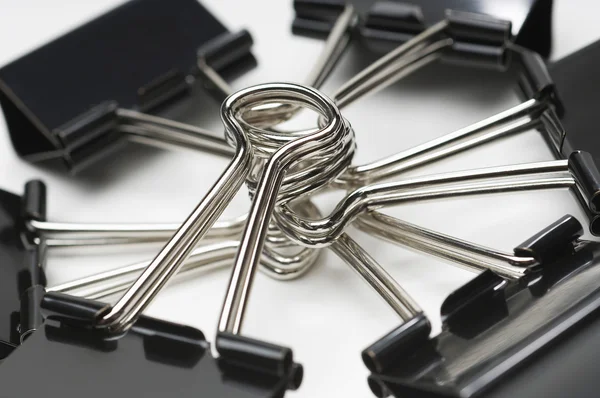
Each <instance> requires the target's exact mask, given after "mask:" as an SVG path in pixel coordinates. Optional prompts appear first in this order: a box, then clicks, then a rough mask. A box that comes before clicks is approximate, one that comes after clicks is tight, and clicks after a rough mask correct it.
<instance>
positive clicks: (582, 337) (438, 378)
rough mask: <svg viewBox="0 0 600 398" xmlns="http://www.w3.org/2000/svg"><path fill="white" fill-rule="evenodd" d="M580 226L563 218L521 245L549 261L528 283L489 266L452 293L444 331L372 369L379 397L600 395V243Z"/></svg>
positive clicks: (446, 305) (444, 315)
mask: <svg viewBox="0 0 600 398" xmlns="http://www.w3.org/2000/svg"><path fill="white" fill-rule="evenodd" d="M581 233H582V228H581V225H578V223H577V222H576V220H575V219H574V218H572V217H565V218H563V219H561V220H559V221H558V222H556V223H554V224H553V225H552V226H550V227H548V228H547V229H545V230H544V231H542V232H541V233H540V234H538V235H536V236H535V237H533V238H532V239H530V240H528V241H526V242H524V243H523V244H522V245H520V246H519V247H518V248H517V249H516V250H520V251H521V250H523V251H527V252H528V253H534V255H536V257H539V258H540V259H544V260H545V264H544V267H543V268H542V270H541V271H540V275H539V278H537V279H535V280H533V281H531V282H529V283H528V284H523V283H519V282H507V281H506V280H503V279H501V278H499V277H497V276H495V275H494V274H492V273H491V272H488V271H486V272H484V273H482V274H480V275H479V276H478V277H477V278H475V279H474V280H473V281H471V282H469V283H468V284H467V285H465V286H463V287H462V288H460V289H459V290H457V291H456V292H454V293H453V294H451V295H450V296H449V297H448V298H447V300H446V301H445V302H444V304H443V306H442V319H443V321H444V326H443V330H442V332H441V333H440V334H439V335H438V336H436V337H434V338H432V339H430V340H429V341H428V342H426V343H422V344H420V345H415V346H414V347H413V350H412V351H411V352H403V355H402V356H398V357H397V361H396V363H395V365H394V366H393V367H391V368H388V369H386V370H385V371H383V372H379V373H377V374H373V375H372V376H371V377H370V379H369V384H370V386H371V389H372V391H373V392H374V394H375V395H376V396H379V397H384V396H387V395H390V394H392V395H394V396H396V397H405V396H410V397H428V398H431V397H440V398H441V397H461V398H462V397H481V396H485V397H494V398H500V397H502V398H504V397H534V396H544V397H563V396H568V395H570V396H577V397H579V396H590V394H591V395H594V394H595V393H594V392H593V391H597V389H598V387H600V381H598V380H597V378H595V377H588V376H590V375H591V373H586V369H595V368H597V366H598V357H599V356H598V353H600V344H598V343H596V342H595V340H594V337H593V336H594V335H595V334H596V333H598V330H599V329H598V328H600V326H599V325H600V324H598V321H597V320H596V319H597V313H598V311H597V310H598V308H599V307H600V290H599V289H598V286H599V283H600V244H598V243H597V242H589V241H580V240H579V236H580V235H581ZM558 248H561V250H558ZM582 371H583V372H584V373H583V374H582V373H580V372H582ZM590 372H591V371H590ZM573 378H576V379H577V380H574V379H573Z"/></svg>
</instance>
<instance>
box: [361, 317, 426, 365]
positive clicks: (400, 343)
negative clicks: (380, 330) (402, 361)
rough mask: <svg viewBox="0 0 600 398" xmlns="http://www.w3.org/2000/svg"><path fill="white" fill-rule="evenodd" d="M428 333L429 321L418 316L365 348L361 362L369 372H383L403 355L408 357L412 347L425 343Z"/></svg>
mask: <svg viewBox="0 0 600 398" xmlns="http://www.w3.org/2000/svg"><path fill="white" fill-rule="evenodd" d="M429 333H431V324H430V323H429V320H428V319H427V317H426V316H425V315H424V314H422V313H421V314H418V315H416V316H415V317H413V318H412V319H409V320H407V321H406V322H403V323H402V324H401V325H400V326H398V327H397V328H396V329H394V330H392V331H391V332H390V333H388V334H386V335H385V336H383V337H382V338H381V339H379V340H377V341H376V342H375V343H373V344H372V345H370V346H369V347H367V348H365V349H364V350H363V352H362V359H363V362H364V363H365V366H366V367H367V368H368V369H369V370H370V371H372V372H383V371H385V370H386V369H389V368H390V367H391V366H392V365H394V364H395V363H396V362H397V361H398V359H399V358H401V357H402V356H403V355H410V354H411V352H412V350H413V349H414V347H418V346H420V345H421V344H423V343H424V342H426V341H427V339H428V338H429Z"/></svg>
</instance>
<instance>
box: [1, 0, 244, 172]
mask: <svg viewBox="0 0 600 398" xmlns="http://www.w3.org/2000/svg"><path fill="white" fill-rule="evenodd" d="M251 46H252V38H251V36H250V34H249V33H248V32H247V31H242V32H241V33H231V32H229V31H228V30H227V29H226V28H225V27H224V26H223V25H222V24H221V23H220V22H219V21H218V20H217V19H216V18H215V17H214V16H213V15H212V14H211V13H210V12H209V11H208V10H206V9H205V8H204V7H203V6H202V5H201V4H200V3H199V2H198V1H197V0H173V1H169V2H165V1H162V0H133V1H129V2H127V3H125V4H123V5H121V6H119V7H117V8H115V9H113V10H111V11H109V12H107V13H105V14H103V15H101V16H99V17H97V18H96V19H94V20H92V21H90V22H88V23H86V24H84V25H81V26H80V27H78V28H77V29H75V30H73V31H71V32H69V33H67V34H65V35H63V36H62V37H59V38H58V39H56V40H54V41H52V42H50V43H48V44H46V45H44V46H42V47H40V48H38V49H37V50H35V51H33V52H31V53H29V54H27V55H25V56H23V57H22V58H20V59H17V60H15V61H14V62H12V63H10V64H8V65H6V66H4V67H3V68H1V69H0V105H1V106H2V109H3V112H4V115H5V118H6V123H7V125H8V130H9V133H10V137H11V140H12V143H13V145H14V147H15V149H16V151H17V153H18V154H19V156H21V157H23V158H24V159H26V160H28V161H31V162H40V161H43V160H48V159H59V160H63V161H64V162H66V164H67V166H68V167H69V168H71V169H73V168H77V167H78V163H79V162H83V161H85V160H87V159H86V158H87V157H88V156H92V154H94V155H97V153H99V152H106V151H111V150H114V149H115V147H118V146H120V145H122V143H123V141H124V140H123V139H122V134H118V132H115V131H114V127H115V125H116V124H117V120H116V118H117V114H116V109H117V108H120V109H135V110H140V111H144V112H146V111H152V112H157V111H160V110H161V109H163V108H165V106H166V105H168V104H170V103H172V102H173V101H178V100H180V99H182V97H184V96H186V95H187V94H188V93H189V91H190V88H191V85H192V83H193V82H194V80H196V78H197V77H199V75H200V72H199V68H198V61H199V58H198V57H202V61H203V62H206V63H207V64H208V65H209V66H210V67H211V68H212V69H213V70H214V71H216V72H217V73H218V74H219V75H221V76H232V75H233V74H238V73H239V72H240V71H241V70H240V68H245V69H247V68H248V67H249V66H253V64H254V63H255V60H254V57H253V56H252V54H251V53H250V48H251ZM40 65H44V67H43V68H40ZM57 98H59V99H60V100H57ZM83 144H86V145H85V146H83V149H82V150H80V151H79V152H78V150H79V149H81V147H82V145H83Z"/></svg>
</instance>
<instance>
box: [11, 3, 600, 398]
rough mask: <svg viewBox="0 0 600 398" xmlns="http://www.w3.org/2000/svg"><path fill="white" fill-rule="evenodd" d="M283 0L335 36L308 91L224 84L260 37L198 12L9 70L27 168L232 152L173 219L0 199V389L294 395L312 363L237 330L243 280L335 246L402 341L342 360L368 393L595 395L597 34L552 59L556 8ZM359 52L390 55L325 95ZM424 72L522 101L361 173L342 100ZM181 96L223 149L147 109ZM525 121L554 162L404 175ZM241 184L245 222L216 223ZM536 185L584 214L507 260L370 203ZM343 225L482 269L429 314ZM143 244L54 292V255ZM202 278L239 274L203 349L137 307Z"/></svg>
mask: <svg viewBox="0 0 600 398" xmlns="http://www.w3.org/2000/svg"><path fill="white" fill-rule="evenodd" d="M492 5H493V6H492ZM294 8H295V11H296V18H295V20H294V22H293V31H294V33H297V34H308V35H311V36H316V37H323V38H325V39H326V41H325V44H324V48H323V51H322V54H321V55H320V56H319V58H318V60H317V62H316V63H315V66H314V69H313V70H312V71H310V73H309V74H308V76H307V78H306V81H305V82H304V83H303V84H292V83H277V82H275V83H267V84H260V85H256V86H252V87H249V88H245V89H243V90H240V91H238V92H232V90H231V89H230V87H229V85H228V80H229V79H233V78H235V76H236V75H239V74H241V73H244V72H246V71H247V70H248V69H249V68H251V67H254V66H255V64H256V61H255V60H254V57H253V56H252V53H251V48H252V37H251V35H250V33H248V32H247V31H241V32H230V31H228V30H227V29H226V28H225V27H224V26H223V25H222V24H221V23H220V22H219V21H218V20H217V19H216V18H215V17H214V16H212V15H211V14H210V13H209V12H208V11H207V10H206V9H205V8H204V7H203V6H202V5H201V4H200V3H198V2H197V1H196V0H173V1H170V2H165V1H161V0H133V1H129V2H127V3H125V4H123V5H122V6H119V7H118V8H116V9H114V10H112V11H110V12H108V13H106V14H104V15H102V16H100V17H98V18H96V19H95V20H93V21H91V22H88V23H86V24H84V25H82V26H81V27H79V28H77V29H75V30H73V31H71V32H70V33H67V34H66V35H64V36H62V37H60V38H58V39H56V40H54V41H52V42H50V43H48V44H46V45H44V46H42V47H41V48H39V49H37V50H35V51H33V52H31V53H29V54H27V55H25V56H23V57H22V58H20V59H18V60H16V61H14V62H12V63H10V64H8V65H6V66H4V67H3V68H1V69H0V105H1V106H2V110H3V113H4V117H5V121H6V125H7V127H8V132H9V134H10V139H11V142H12V143H13V146H14V149H15V151H16V152H17V153H18V154H19V156H20V157H22V158H23V159H24V160H26V161H28V162H32V163H36V164H37V165H38V166H39V167H56V165H57V164H60V165H62V166H61V167H63V166H64V168H66V169H68V170H69V171H71V172H78V171H80V170H83V169H85V168H92V167H98V165H99V164H101V160H102V159H103V158H104V156H106V154H108V153H111V152H114V151H121V150H127V149H126V148H124V147H126V146H127V145H128V144H130V143H137V144H144V145H153V146H159V147H164V148H172V147H175V148H177V147H184V148H188V149H192V150H196V151H199V152H201V153H200V154H199V161H202V160H201V159H202V158H201V156H202V153H205V152H211V153H214V154H218V155H222V156H223V157H225V158H226V159H229V163H228V165H227V167H226V168H225V169H224V170H223V172H222V174H221V175H220V177H219V178H218V179H217V180H216V181H215V183H214V185H213V186H212V188H211V189H210V190H209V191H208V192H207V193H206V194H205V195H204V197H203V198H202V199H201V200H200V201H199V203H198V205H197V206H196V208H194V209H193V210H192V212H191V213H190V215H189V216H188V218H187V219H186V220H185V221H184V222H183V223H181V224H159V223H156V224H102V223H98V224H89V223H88V224H76V223H64V222H59V221H55V220H53V219H52V217H51V214H47V213H48V212H47V211H46V186H45V184H44V183H43V182H42V181H39V180H35V181H29V182H27V183H26V184H25V187H24V191H23V193H22V194H19V193H12V192H7V191H0V203H1V206H2V208H1V211H0V223H1V226H2V234H1V239H0V241H1V247H0V253H1V257H0V258H1V260H2V264H1V267H0V272H1V275H2V278H0V281H1V284H2V286H1V290H0V295H1V296H2V297H1V299H0V358H1V361H2V362H1V364H0V393H1V394H0V395H2V396H10V397H18V396H24V397H30V396H31V397H33V396H38V395H42V394H47V393H48V391H51V392H52V395H53V396H54V395H55V396H61V397H81V396H86V397H104V396H106V394H107V393H108V394H110V395H112V396H115V397H125V396H143V397H164V396H168V395H170V394H171V393H173V392H176V394H177V396H180V397H200V396H202V397H205V396H206V397H263V396H264V397H281V396H284V395H285V394H286V392H287V391H289V390H295V389H298V388H300V387H301V383H302V379H303V367H302V365H301V364H299V363H297V362H296V361H295V359H294V355H293V352H292V349H291V348H289V347H285V346H279V345H275V344H272V343H270V342H266V341H261V340H257V339H254V338H249V337H247V336H245V335H244V334H243V333H242V326H243V321H244V314H245V310H246V307H247V303H248V299H249V296H250V294H251V292H252V285H253V283H252V282H253V279H254V277H255V274H256V272H257V270H261V271H262V272H264V273H265V274H266V275H267V276H269V277H271V278H274V279H277V280H291V279H295V278H299V277H301V276H303V275H304V274H305V273H306V272H307V271H309V270H310V269H311V268H312V267H313V266H314V264H316V263H317V262H318V259H319V254H320V253H321V252H322V251H323V250H324V249H326V248H328V249H330V250H332V251H333V252H334V253H335V254H336V255H337V256H339V257H340V258H341V259H342V260H343V261H344V262H345V263H347V264H348V266H350V267H351V268H352V269H354V270H355V271H357V272H356V273H357V275H358V276H359V277H360V278H362V279H363V280H364V281H365V282H367V283H368V284H369V285H370V286H371V287H372V288H373V290H374V292H375V293H377V294H378V295H380V296H381V297H382V298H383V299H384V300H385V302H386V303H387V304H388V305H389V306H390V307H391V309H392V310H393V311H395V312H396V313H397V315H398V317H399V320H398V327H397V328H395V329H394V330H392V331H389V330H381V335H382V337H381V339H379V340H378V341H375V342H372V344H371V345H369V346H368V347H346V349H348V350H355V351H356V360H357V361H363V362H364V365H365V366H366V368H367V369H368V370H369V371H370V373H371V375H370V376H369V378H368V380H365V383H367V382H368V384H369V387H370V388H371V390H372V392H373V394H374V395H375V396H378V397H386V396H395V397H448V396H450V397H481V396H485V397H533V396H545V397H562V396H566V395H567V394H569V395H570V396H577V397H579V396H581V397H583V396H586V397H588V396H595V395H597V393H596V391H597V389H598V387H600V382H599V381H598V380H597V378H596V377H594V376H593V374H592V372H593V371H592V370H593V369H595V367H596V365H597V358H598V354H600V344H598V342H597V341H596V340H597V339H595V338H594V337H595V335H596V334H597V333H598V331H599V330H600V320H598V309H599V307H600V290H599V287H598V286H600V264H599V261H596V257H595V256H596V254H597V253H600V244H599V243H597V242H595V241H591V240H585V239H583V238H582V237H583V235H584V231H585V230H588V231H589V232H590V233H591V235H594V236H600V170H599V167H600V166H599V163H598V162H599V161H600V150H599V149H597V147H596V145H598V140H597V139H596V138H595V134H596V133H595V131H594V130H595V114H594V111H595V109H594V108H595V104H596V103H595V101H594V100H593V99H594V98H595V95H596V92H597V90H598V89H600V81H598V78H597V73H596V71H597V70H598V67H600V42H597V43H594V44H592V45H590V46H588V47H586V48H584V49H582V50H580V51H578V52H576V53H574V54H572V55H570V56H568V57H566V58H564V59H560V60H558V61H556V62H548V61H547V60H546V58H547V56H548V54H549V51H550V44H551V43H550V37H551V34H550V33H551V24H550V20H551V10H552V2H551V1H549V0H510V1H509V0H505V1H503V2H496V1H492V0H480V1H458V0H455V1H447V2H440V1H435V0H412V1H358V0H357V1H348V2H346V1H341V0H340V1H338V0H296V1H294ZM249 25H251V21H249ZM350 42H356V43H357V45H365V46H366V47H367V48H368V49H370V50H371V51H374V52H379V53H381V54H382V57H381V58H379V59H378V60H377V61H376V62H374V63H373V64H371V65H370V66H368V67H367V68H366V69H364V70H363V71H362V72H360V73H358V74H357V75H356V76H354V77H353V78H352V79H351V80H349V81H348V82H347V83H346V84H344V85H343V86H342V87H341V88H339V89H338V90H337V91H336V92H335V93H333V95H331V97H329V96H326V95H324V94H322V93H321V92H320V91H319V87H320V86H321V85H322V84H323V82H324V81H325V80H326V78H327V76H328V75H329V74H330V73H331V72H332V71H333V70H334V67H335V65H336V64H337V62H338V61H339V60H340V58H341V56H342V55H343V53H344V50H345V49H346V48H347V47H348V45H349V43H350ZM433 62H442V63H445V62H446V63H454V64H460V65H463V66H464V67H470V68H491V69H494V70H496V71H497V72H498V73H505V74H510V75H511V76H513V77H514V81H515V83H516V85H515V86H516V87H517V90H518V93H519V95H520V96H521V98H522V103H520V104H518V105H516V106H514V107H512V108H510V109H507V110H505V111H503V112H501V113H499V114H497V115H493V116H490V117H488V118H487V119H485V120H482V121H480V122H478V123H475V124H473V125H471V126H468V127H465V128H462V129H460V130H457V131H455V132H451V133H448V134H445V135H441V136H440V137H439V138H436V139H435V140H433V141H430V142H425V143H422V144H420V145H418V146H417V147H414V148H411V149H408V150H405V151H402V152H400V153H397V154H394V155H392V156H389V157H387V158H384V159H378V160H376V161H373V162H372V163H368V164H360V165H359V164H356V163H355V161H354V160H353V157H354V153H355V151H356V148H357V146H360V141H361V132H360V131H356V132H355V131H354V130H353V128H352V126H351V124H350V122H351V121H349V120H347V119H346V118H345V116H344V113H343V110H344V108H345V107H346V106H347V105H348V104H350V103H353V102H356V101H359V100H360V99H361V98H363V97H365V96H366V95H369V94H372V93H374V92H376V91H377V90H380V89H382V88H384V87H386V86H389V85H391V84H393V83H394V82H396V81H398V80H399V79H401V78H403V77H405V76H407V75H409V74H411V73H413V72H417V71H418V70H419V69H421V68H422V67H424V66H425V65H428V64H430V63H433ZM41 66H43V67H41ZM99 77H100V78H99ZM194 87H197V88H200V89H204V90H207V91H208V92H209V93H210V94H211V95H212V96H213V97H214V98H215V100H216V101H219V102H222V106H221V112H220V117H221V119H222V122H223V125H224V128H225V134H224V135H223V136H220V135H218V134H213V133H211V132H208V131H205V130H204V129H202V127H201V126H194V125H190V124H186V123H183V122H180V121H175V120H170V119H165V118H163V117H161V116H159V115H160V114H161V111H162V110H163V109H166V107H167V106H168V105H170V104H173V103H176V102H181V101H188V100H190V99H189V97H190V95H191V92H192V88H194ZM51 93H52V95H50V94H51ZM54 93H60V99H59V100H57V98H55V97H54V96H53V94H54ZM303 108H308V109H310V110H312V111H314V112H316V113H317V114H318V115H319V117H318V120H316V121H315V123H314V126H312V128H310V129H308V130H305V131H288V130H283V129H282V128H281V127H280V126H279V125H280V124H281V123H283V122H286V121H289V120H291V119H292V118H294V117H295V115H296V114H297V113H298V111H299V110H301V109H303ZM216 117H217V115H215V118H216ZM532 129H535V130H537V131H539V133H540V134H541V135H542V136H543V137H544V140H545V141H546V143H547V145H548V146H549V147H550V148H551V150H552V152H553V153H554V155H555V156H554V159H549V160H547V161H544V162H537V163H528V164H508V165H504V166H499V167H490V168H482V169H471V170H459V171H450V172H446V173H443V174H436V175H421V176H417V177H410V178H407V177H403V176H402V173H403V172H405V171H406V170H414V169H417V168H419V167H421V166H423V165H425V164H430V163H433V162H436V161H438V160H439V159H443V158H447V157H450V156H454V155H456V154H460V153H463V152H464V151H467V150H469V149H471V148H474V147H476V146H479V145H484V144H486V143H489V142H492V141H495V140H498V139H500V138H502V137H505V136H508V135H512V134H518V133H521V132H524V131H528V130H532ZM498 145H501V143H498ZM244 184H245V185H246V187H247V188H248V191H249V192H250V197H251V201H252V204H251V206H250V208H249V210H248V212H247V214H244V215H242V216H240V217H238V218H235V219H232V220H222V219H220V216H221V215H222V213H223V212H224V210H225V209H226V208H227V206H228V204H229V203H230V201H231V199H232V198H233V196H234V195H235V194H236V193H237V192H238V191H239V190H240V188H241V187H242V185H244ZM547 189H567V190H569V191H570V192H572V195H573V200H574V201H575V202H576V203H577V204H578V205H580V206H581V208H582V209H583V213H584V214H586V219H585V220H578V219H576V218H575V217H573V216H571V215H569V214H565V215H564V217H562V218H560V219H559V220H556V221H555V222H553V223H551V224H549V225H548V226H547V228H545V229H543V230H542V231H539V233H537V234H536V235H534V236H532V237H531V238H530V239H528V240H526V241H525V242H514V243H515V246H514V247H515V248H514V250H513V251H512V252H505V251H501V250H497V249H494V248H488V247H484V246H482V245H479V244H477V243H475V242H468V241H465V240H462V239H458V238H456V237H453V236H449V235H445V234H442V233H439V232H436V231H434V230H430V229H426V228H423V227H420V226H418V225H414V224H410V223H408V222H406V221H403V220H401V219H398V218H394V217H391V216H389V215H386V214H384V213H382V212H380V211H379V210H380V209H382V208H384V207H388V206H396V205H401V204H404V203H408V202H415V201H435V200H440V199H444V198H448V197H462V196H470V195H493V194H497V193H501V192H502V193H505V192H515V194H518V192H520V191H527V190H547ZM326 190H342V191H344V192H345V196H344V197H343V199H342V200H340V202H339V204H338V205H337V206H336V207H335V209H334V210H333V211H332V212H331V213H329V214H325V213H323V212H322V211H321V210H320V209H319V208H318V207H317V206H316V205H315V204H314V203H313V202H312V201H311V197H313V196H314V195H316V194H318V193H320V192H323V191H326ZM350 225H352V226H354V227H357V228H359V229H360V230H362V231H365V232H367V233H369V234H371V235H372V236H375V237H377V238H380V239H383V240H386V241H390V242H393V243H394V244H397V245H400V246H403V247H408V248H411V249H413V250H416V251H418V252H422V253H423V254H427V255H432V256H436V257H439V258H442V259H445V260H447V261H448V262H449V263H452V264H455V265H457V266H460V267H463V268H467V269H469V270H471V271H472V272H473V278H472V279H471V281H470V282H468V283H467V284H465V285H464V286H462V287H459V288H457V289H456V290H455V291H454V292H453V293H452V294H450V295H449V296H448V297H447V298H446V300H445V301H444V303H443V305H442V307H441V309H440V314H439V315H437V314H425V313H424V311H423V310H422V309H421V308H420V306H419V303H418V302H417V301H416V300H414V299H413V298H412V297H411V296H410V294H409V293H408V292H407V291H406V290H404V289H403V288H402V287H401V285H400V283H399V282H398V281H396V280H394V279H393V278H392V277H391V276H390V275H389V274H388V272H387V271H386V269H385V267H383V266H381V265H380V264H378V263H377V262H376V261H375V259H374V258H373V257H372V256H371V255H370V254H369V253H368V252H367V251H366V250H365V249H363V248H362V247H361V246H360V245H359V244H358V243H357V242H356V241H355V240H354V239H353V238H352V236H351V235H350V234H349V232H348V228H347V227H349V226H350ZM146 242H160V243H161V244H162V249H160V251H158V253H154V257H153V259H152V260H150V261H147V262H141V263H138V264H133V265H128V266H125V267H121V268H117V269H114V270H112V271H108V272H103V273H100V274H95V275H90V276H88V277H85V278H83V279H79V280H74V281H71V282H68V283H63V284H61V285H51V284H49V283H48V281H47V280H46V277H45V272H44V268H45V259H46V256H47V255H48V253H50V252H51V251H52V250H53V248H56V247H64V246H69V247H82V246H90V245H111V244H117V245H123V244H126V245H134V244H138V243H146ZM216 268H219V269H222V270H223V271H222V272H230V273H231V277H230V280H229V284H228V287H227V290H226V291H225V292H224V294H223V299H222V301H219V303H217V302H214V305H218V304H222V310H221V315H220V319H219V323H218V332H217V335H216V336H204V334H203V333H202V332H201V331H200V330H198V329H195V328H192V327H189V326H185V325H180V324H175V323H172V322H167V321H164V320H160V319H154V318H150V317H148V316H145V315H143V312H144V310H145V309H146V308H147V307H148V305H149V304H150V303H151V302H152V300H153V299H154V298H155V297H156V296H157V295H158V294H160V291H161V289H163V288H164V287H165V285H166V284H167V282H169V281H170V280H171V279H173V278H194V277H197V276H195V274H194V271H197V270H206V269H216ZM115 296H116V297H118V299H116V300H112V301H111V300H108V298H109V297H115ZM219 300H220V299H219ZM437 316H440V317H441V320H442V323H443V327H442V331H441V332H440V333H439V334H437V335H434V334H432V328H431V324H430V321H429V319H431V318H432V317H437ZM28 380H30V381H31V380H35V382H30V381H28ZM574 380H576V381H574ZM98 382H100V383H98ZM107 389H108V391H107Z"/></svg>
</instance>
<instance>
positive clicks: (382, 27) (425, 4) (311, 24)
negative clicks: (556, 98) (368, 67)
mask: <svg viewBox="0 0 600 398" xmlns="http://www.w3.org/2000/svg"><path fill="white" fill-rule="evenodd" d="M347 3H350V4H352V5H353V6H354V7H355V8H356V9H357V11H358V12H359V14H360V15H361V17H362V23H361V24H360V26H359V28H358V30H359V33H360V36H361V38H362V40H363V42H365V43H366V45H367V46H368V47H369V48H371V49H372V50H374V51H377V52H388V51H390V50H392V49H393V48H395V47H397V46H398V45H400V44H402V43H404V42H406V41H408V40H410V39H412V38H413V37H414V36H416V35H417V34H419V33H421V32H422V31H423V30H425V29H427V28H428V27H430V26H431V25H433V24H435V23H437V22H439V21H441V20H443V19H445V18H446V16H447V12H448V11H449V10H451V11H460V12H465V13H471V14H483V15H488V16H491V17H494V18H495V19H496V20H498V21H509V22H510V23H511V30H510V37H511V41H512V42H514V43H517V44H519V45H522V46H524V47H527V48H529V49H532V50H534V51H535V52H537V53H540V54H542V55H543V56H544V57H547V56H548V55H549V53H550V48H551V24H552V1H551V0H503V1H501V2H500V1H494V0H445V1H439V0H412V1H401V0H400V1H398V0H393V1H390V0H380V1H375V0H321V1H318V0H295V1H294V8H295V10H296V18H295V20H294V23H293V31H294V32H295V33H298V34H305V35H319V36H322V37H324V36H326V35H327V34H328V33H329V31H330V30H331V28H332V26H333V21H334V20H335V18H336V17H337V15H339V12H341V10H342V9H343V7H344V5H345V4H347ZM465 15H466V14H465ZM489 32H490V31H489V30H486V32H485V34H484V35H483V36H477V37H476V40H477V41H476V42H475V43H477V42H480V39H481V38H484V39H485V38H489V37H490V36H489ZM501 34H503V33H501Z"/></svg>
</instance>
